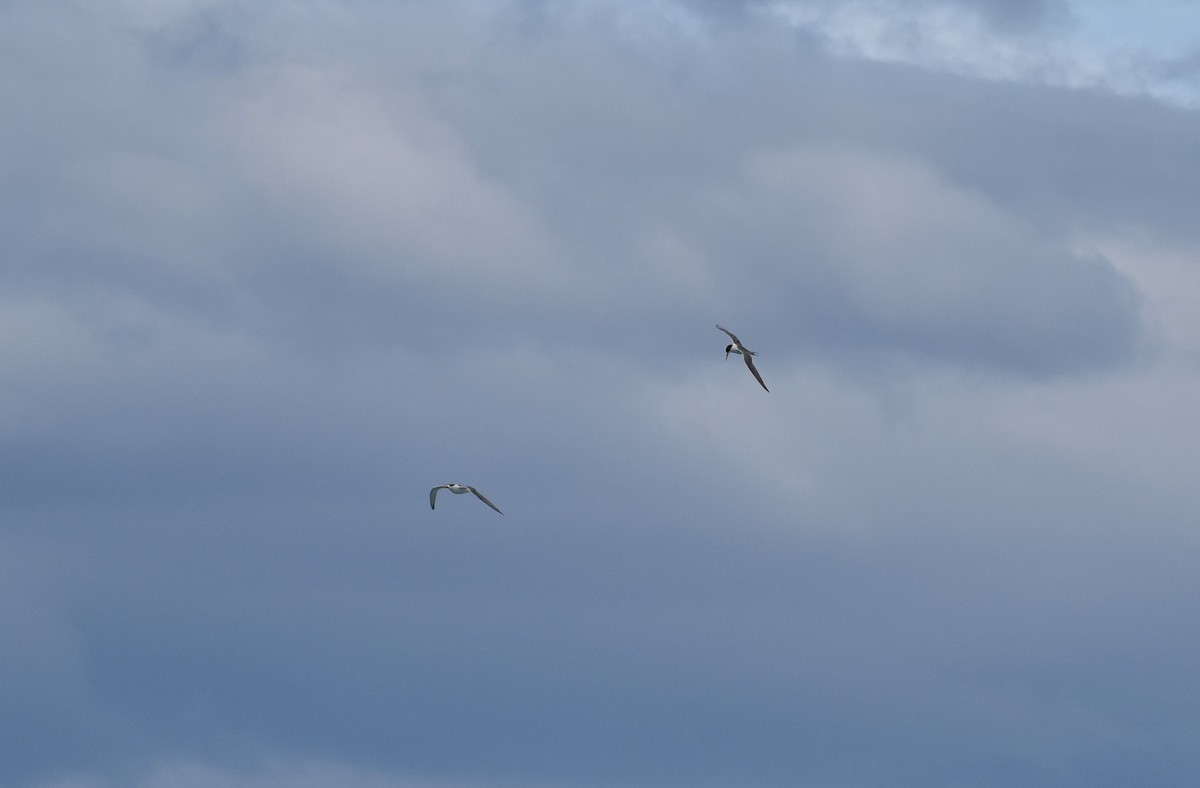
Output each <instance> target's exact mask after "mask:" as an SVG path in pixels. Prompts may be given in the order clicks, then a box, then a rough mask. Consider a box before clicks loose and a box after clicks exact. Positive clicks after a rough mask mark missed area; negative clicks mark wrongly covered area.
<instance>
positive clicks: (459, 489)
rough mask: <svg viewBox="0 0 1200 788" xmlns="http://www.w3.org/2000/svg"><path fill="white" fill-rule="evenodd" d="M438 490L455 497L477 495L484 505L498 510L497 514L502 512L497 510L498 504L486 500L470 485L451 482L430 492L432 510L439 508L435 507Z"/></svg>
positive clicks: (440, 485)
mask: <svg viewBox="0 0 1200 788" xmlns="http://www.w3.org/2000/svg"><path fill="white" fill-rule="evenodd" d="M438 490H449V491H450V492H452V493H454V494H455V495H464V494H466V493H475V497H476V498H478V499H479V500H481V501H483V502H484V503H486V504H487V505H488V506H490V507H492V508H493V509H496V511H497V512H500V510H499V509H497V508H496V504H494V503H492V502H491V501H489V500H488V499H487V498H485V497H484V495H483V493H481V492H479V490H476V489H475V488H474V487H472V486H470V485H469V484H457V483H455V482H451V483H450V484H439V485H438V486H437V487H434V488H433V489H432V490H430V491H429V508H430V509H436V508H437V506H435V504H436V503H437V493H438ZM500 514H504V512H500Z"/></svg>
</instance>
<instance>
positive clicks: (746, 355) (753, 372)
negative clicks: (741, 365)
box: [742, 353, 771, 393]
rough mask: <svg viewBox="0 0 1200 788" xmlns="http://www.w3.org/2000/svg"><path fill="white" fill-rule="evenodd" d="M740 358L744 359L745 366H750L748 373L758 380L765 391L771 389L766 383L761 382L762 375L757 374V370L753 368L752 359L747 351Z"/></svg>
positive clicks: (768, 391)
mask: <svg viewBox="0 0 1200 788" xmlns="http://www.w3.org/2000/svg"><path fill="white" fill-rule="evenodd" d="M742 358H744V359H745V360H746V366H748V367H750V374H751V375H753V376H754V379H755V380H757V381H758V385H760V386H762V387H763V388H764V389H766V390H767V393H770V391H771V390H770V389H768V388H767V384H766V383H763V379H762V375H760V374H758V370H757V369H755V368H754V359H753V358H751V356H750V354H749V353H743V354H742Z"/></svg>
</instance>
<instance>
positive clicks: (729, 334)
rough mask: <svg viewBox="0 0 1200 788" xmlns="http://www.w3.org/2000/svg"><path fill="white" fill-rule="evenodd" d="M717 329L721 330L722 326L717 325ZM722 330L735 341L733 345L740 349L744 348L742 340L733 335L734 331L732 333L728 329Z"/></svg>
mask: <svg viewBox="0 0 1200 788" xmlns="http://www.w3.org/2000/svg"><path fill="white" fill-rule="evenodd" d="M717 328H721V326H720V324H719V323H718V324H717ZM721 330H722V331H724V332H725V333H726V335H728V337H729V338H730V339H732V340H733V344H735V345H737V346H738V347H741V346H742V340H740V339H738V338H737V337H735V336H734V335H733V332H732V331H730V330H729V329H727V328H721Z"/></svg>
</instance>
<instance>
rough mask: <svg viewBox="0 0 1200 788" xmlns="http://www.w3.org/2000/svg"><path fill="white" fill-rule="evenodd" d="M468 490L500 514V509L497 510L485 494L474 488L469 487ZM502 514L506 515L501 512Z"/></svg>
mask: <svg viewBox="0 0 1200 788" xmlns="http://www.w3.org/2000/svg"><path fill="white" fill-rule="evenodd" d="M467 489H468V490H470V491H471V492H473V493H475V497H476V498H478V499H479V500H481V501H483V502H484V503H486V504H487V505H488V506H490V507H492V508H493V509H496V511H497V512H500V510H499V509H498V508H496V504H494V503H492V502H491V501H489V500H488V499H487V498H486V497H485V496H484V494H483V493H481V492H479V490H476V489H475V488H474V487H467ZM500 514H504V512H500Z"/></svg>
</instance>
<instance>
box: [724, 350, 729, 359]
mask: <svg viewBox="0 0 1200 788" xmlns="http://www.w3.org/2000/svg"><path fill="white" fill-rule="evenodd" d="M725 360H726V361H728V360H729V351H728V350H726V351H725Z"/></svg>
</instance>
